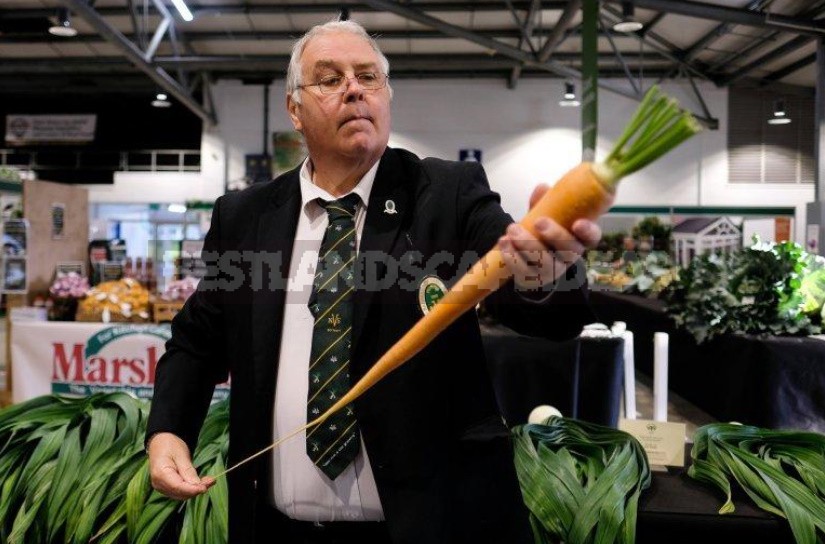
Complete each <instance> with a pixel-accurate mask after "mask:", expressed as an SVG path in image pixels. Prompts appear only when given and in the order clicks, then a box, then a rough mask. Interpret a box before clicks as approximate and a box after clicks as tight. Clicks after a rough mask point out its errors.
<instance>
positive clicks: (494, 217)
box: [457, 163, 595, 340]
mask: <svg viewBox="0 0 825 544" xmlns="http://www.w3.org/2000/svg"><path fill="white" fill-rule="evenodd" d="M457 208H458V216H459V218H460V221H461V223H460V227H461V229H462V232H463V233H464V234H463V237H464V240H466V241H467V242H466V243H467V246H468V247H467V249H468V250H470V251H474V252H476V253H478V255H484V254H485V253H486V252H487V251H489V250H490V249H491V248H493V246H495V244H496V243H497V242H498V238H499V237H500V236H501V235H502V234H504V231H505V230H506V228H507V226H508V225H509V224H510V223H512V222H513V219H512V218H511V217H510V215H509V214H507V213H506V212H505V211H504V210H503V209H502V208H501V204H500V200H499V196H498V194H496V193H494V192H493V191H492V190H490V186H489V183H488V181H487V176H486V175H485V173H484V170H483V169H482V168H481V166H480V165H478V164H472V163H471V164H468V165H467V168H465V169H463V175H462V177H461V183H460V185H459V188H458V197H457ZM587 293H588V291H587V276H586V274H585V268H584V263H583V262H582V261H581V260H579V261H578V262H577V263H576V264H574V265H573V266H571V267H570V268H569V269H568V270H567V272H566V274H565V276H563V277H562V278H560V279H559V280H558V281H557V282H556V284H555V287H554V289H553V291H552V294H551V295H550V296H549V297H542V296H539V297H535V296H533V295H530V294H527V295H525V294H522V293H519V292H518V291H517V290H516V286H515V284H514V283H513V281H512V280H510V281H509V282H507V283H506V284H505V285H504V286H503V287H502V288H501V289H499V290H498V291H496V292H495V293H493V294H491V295H490V296H489V297H488V298H487V299H486V301H485V308H486V309H487V310H488V311H489V312H490V313H491V314H492V315H493V317H495V318H496V319H498V320H499V321H501V322H502V323H504V324H505V325H507V326H508V327H510V328H512V329H513V330H515V331H517V332H519V333H521V334H526V335H530V336H538V337H542V338H548V339H551V340H566V339H569V338H574V337H576V336H578V335H579V334H580V333H581V330H582V327H584V325H586V324H588V323H591V322H593V321H594V319H595V318H594V316H593V313H592V311H591V309H590V306H589V303H588V296H587Z"/></svg>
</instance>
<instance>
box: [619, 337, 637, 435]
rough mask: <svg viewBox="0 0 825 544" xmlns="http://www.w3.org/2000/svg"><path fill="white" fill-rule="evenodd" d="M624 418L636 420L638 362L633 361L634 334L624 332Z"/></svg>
mask: <svg viewBox="0 0 825 544" xmlns="http://www.w3.org/2000/svg"><path fill="white" fill-rule="evenodd" d="M622 338H623V339H624V411H625V414H624V417H625V418H626V419H636V361H635V360H634V359H633V333H632V332H630V331H627V330H626V331H624V333H622Z"/></svg>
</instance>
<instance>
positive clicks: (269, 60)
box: [0, 53, 649, 77]
mask: <svg viewBox="0 0 825 544" xmlns="http://www.w3.org/2000/svg"><path fill="white" fill-rule="evenodd" d="M556 55H557V57H558V58H559V60H562V61H564V62H578V61H579V60H580V59H581V55H580V54H579V53H556ZM623 57H624V58H625V61H632V62H634V63H639V62H641V61H646V60H649V56H640V55H639V54H638V53H625V54H623ZM387 58H388V59H389V61H390V67H391V69H392V73H393V77H395V74H396V73H397V72H399V71H408V70H433V69H434V70H438V69H439V67H440V66H453V65H454V66H456V67H458V66H461V64H462V63H472V64H473V65H480V64H483V65H490V66H497V67H499V68H502V69H504V68H507V69H509V68H512V67H514V66H517V65H519V64H520V61H518V60H516V59H512V58H508V57H505V56H503V55H494V56H490V55H487V54H484V53H466V54H443V55H407V54H399V55H393V54H389V55H387ZM153 60H154V62H155V63H156V64H157V65H159V66H162V67H164V68H185V69H187V70H190V71H197V72H202V71H210V70H213V71H219V72H255V71H266V72H273V71H281V72H283V71H285V70H286V67H287V64H288V62H289V57H288V56H287V55H272V56H264V55H254V56H235V55H224V56H208V55H201V56H182V57H179V56H156V57H155V58H154V59H153ZM599 61H600V62H601V63H602V64H603V65H605V64H610V65H615V64H616V57H615V55H614V54H613V53H600V54H599ZM50 73H54V74H74V75H76V76H78V77H83V76H84V75H101V74H104V75H105V74H110V75H111V74H123V73H135V67H134V65H132V64H131V63H130V62H129V61H127V60H126V59H124V58H123V57H91V56H90V57H27V58H19V59H3V62H0V74H8V75H12V74H17V75H22V76H28V75H36V74H50ZM562 77H571V76H570V75H569V74H562Z"/></svg>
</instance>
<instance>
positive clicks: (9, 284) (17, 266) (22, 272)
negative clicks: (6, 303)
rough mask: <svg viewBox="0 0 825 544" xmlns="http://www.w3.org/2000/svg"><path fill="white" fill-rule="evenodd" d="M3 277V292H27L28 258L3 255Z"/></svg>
mask: <svg viewBox="0 0 825 544" xmlns="http://www.w3.org/2000/svg"><path fill="white" fill-rule="evenodd" d="M0 262H2V263H3V277H2V282H3V285H2V289H0V291H1V292H3V293H6V294H22V293H25V292H26V258H25V257H3V259H2V261H0Z"/></svg>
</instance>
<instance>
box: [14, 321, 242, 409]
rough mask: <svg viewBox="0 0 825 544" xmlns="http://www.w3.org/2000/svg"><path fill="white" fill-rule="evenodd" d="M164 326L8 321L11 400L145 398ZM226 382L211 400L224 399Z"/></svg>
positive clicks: (149, 391)
mask: <svg viewBox="0 0 825 544" xmlns="http://www.w3.org/2000/svg"><path fill="white" fill-rule="evenodd" d="M170 336H171V332H170V328H169V325H166V324H164V325H150V324H147V325H139V324H131V323H108V324H107V323H62V322H48V321H46V322H43V321H13V322H12V341H11V358H12V399H13V402H21V401H24V400H28V399H31V398H34V397H37V396H40V395H48V394H50V393H59V394H67V395H81V396H83V395H89V394H91V393H96V392H112V391H126V392H130V393H132V394H134V395H135V396H137V397H139V398H146V399H150V398H151V397H152V391H153V388H154V385H155V369H156V367H157V363H158V359H160V356H161V355H163V353H164V352H165V343H166V340H168V339H169V338H170ZM228 394H229V387H228V386H227V385H222V386H219V387H218V388H217V389H216V390H215V397H214V399H213V400H220V399H223V398H226V396H227V395H228Z"/></svg>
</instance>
